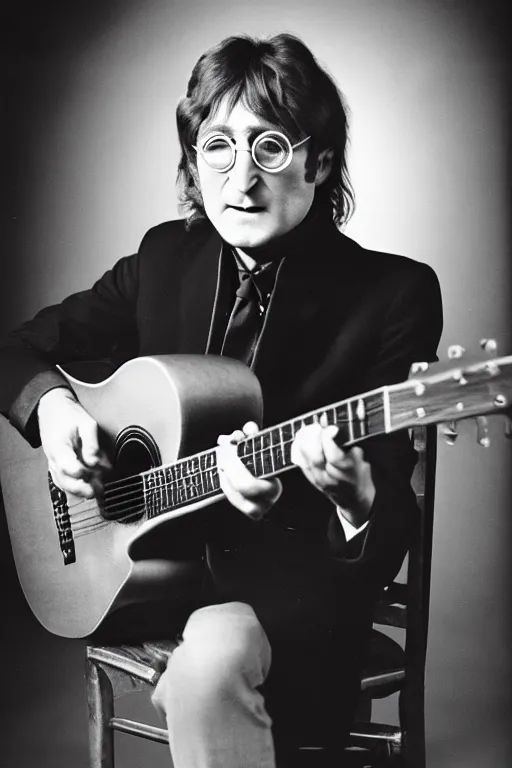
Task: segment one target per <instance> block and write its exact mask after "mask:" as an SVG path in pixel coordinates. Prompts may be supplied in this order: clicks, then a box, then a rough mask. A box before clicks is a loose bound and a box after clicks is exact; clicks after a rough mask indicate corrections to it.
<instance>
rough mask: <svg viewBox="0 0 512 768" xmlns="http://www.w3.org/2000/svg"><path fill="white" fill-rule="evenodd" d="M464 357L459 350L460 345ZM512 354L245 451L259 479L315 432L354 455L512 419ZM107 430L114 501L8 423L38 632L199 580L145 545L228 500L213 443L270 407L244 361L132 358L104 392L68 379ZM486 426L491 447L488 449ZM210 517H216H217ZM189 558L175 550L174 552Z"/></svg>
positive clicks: (327, 412)
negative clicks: (398, 435)
mask: <svg viewBox="0 0 512 768" xmlns="http://www.w3.org/2000/svg"><path fill="white" fill-rule="evenodd" d="M452 349H456V348H452ZM511 365H512V356H510V357H502V358H493V359H489V360H486V361H479V362H476V363H471V364H468V365H461V364H460V361H458V360H457V361H455V360H450V361H449V363H448V366H447V365H446V364H445V365H444V366H443V365H441V364H437V363H436V364H434V365H431V366H427V364H422V363H419V364H416V365H415V366H413V370H412V375H411V377H410V378H409V379H408V380H407V381H404V382H402V383H400V384H395V385H391V386H387V387H381V388H379V389H376V390H373V391H371V392H366V393H363V394H361V395H359V396H356V397H351V398H349V399H345V400H342V401H340V402H337V403H333V404H331V405H329V406H326V407H325V408H322V409H319V410H316V411H313V412H311V413H307V414H303V415H302V416H300V417H297V418H295V419H292V420H290V421H286V422H283V423H281V424H278V425H276V426H274V427H269V428H266V429H263V430H262V431H260V432H258V433H257V434H256V435H254V436H251V437H248V438H246V439H244V440H242V441H241V442H240V443H239V444H238V446H237V451H238V455H239V456H240V458H241V460H242V461H243V462H244V464H245V465H246V466H247V467H248V469H249V470H250V471H251V472H252V473H253V474H254V475H256V476H258V477H270V476H273V475H277V474H279V473H282V472H284V471H286V470H289V469H291V468H292V467H293V465H292V462H291V445H292V442H293V439H294V436H295V434H296V433H297V431H298V430H299V429H300V428H301V427H302V426H304V425H305V424H310V423H312V422H314V421H318V420H319V419H320V418H322V423H325V422H327V423H329V424H337V425H338V426H339V428H340V435H341V438H342V442H343V443H344V445H346V446H351V445H354V444H357V443H360V442H362V441H364V440H365V439H367V438H368V437H370V436H373V435H377V434H383V433H389V432H394V431H397V430H402V429H408V428H410V427H414V426H416V425H419V424H434V423H440V422H448V423H451V426H449V427H448V428H447V430H446V434H447V436H448V439H450V435H453V434H455V432H454V425H453V422H456V421H458V420H460V419H466V418H468V417H473V416H477V417H479V419H480V422H481V423H480V426H481V427H482V425H483V422H482V416H483V415H484V414H493V413H499V412H504V411H506V409H507V408H508V406H509V404H510V402H511V401H512V400H511V398H512V376H511ZM62 373H63V374H64V376H65V377H66V378H67V380H68V382H69V384H70V386H71V387H72V389H73V390H74V392H75V394H76V396H77V397H78V399H79V401H80V402H81V404H82V405H83V406H84V408H85V409H86V410H87V411H88V412H89V413H90V414H91V415H92V416H93V418H94V419H95V420H96V421H97V422H98V424H99V425H100V428H101V438H102V440H103V441H104V443H105V448H106V450H107V452H108V453H109V455H110V456H111V457H112V459H113V467H114V469H113V473H112V476H109V478H108V482H106V485H105V491H104V496H103V497H102V498H101V499H98V500H89V499H87V500H86V499H82V498H78V497H75V496H73V495H71V494H65V493H64V492H63V491H61V490H60V489H59V488H58V487H57V486H56V485H55V484H54V482H53V480H52V477H51V475H50V474H49V472H48V463H47V460H46V457H45V455H44V453H43V451H42V449H41V448H37V449H36V448H32V447H31V446H30V445H29V444H28V443H27V442H26V441H25V439H24V438H22V437H21V436H20V435H19V433H18V432H17V431H16V430H15V429H14V428H13V427H12V426H11V425H10V424H9V422H8V421H7V420H6V419H5V418H3V417H0V480H1V485H2V492H3V497H4V504H5V509H6V514H7V522H8V527H9V533H10V538H11V544H12V549H13V554H14V560H15V563H16V568H17V572H18V576H19V579H20V583H21V586H22V588H23V591H24V593H25V596H26V599H27V601H28V603H29V605H30V607H31V609H32V611H33V612H34V614H35V616H36V617H37V619H38V620H39V621H40V622H41V624H42V625H43V626H44V627H46V628H47V629H48V630H50V631H51V632H53V633H55V634H57V635H61V636H64V637H86V636H87V635H90V634H91V633H92V632H93V631H95V630H96V629H98V627H100V625H101V623H102V621H103V620H104V619H105V618H106V617H107V616H108V615H110V614H111V613H112V612H113V611H115V610H117V609H118V608H120V607H122V606H123V605H126V604H129V603H134V602H141V601H145V600H151V599H159V598H162V597H163V596H164V595H168V594H172V593H173V591H174V593H175V592H176V590H179V589H180V585H182V584H186V583H187V580H190V579H192V578H193V577H194V573H196V572H197V568H198V562H197V561H196V560H194V559H190V558H187V557H181V558H180V556H179V555H177V556H176V557H174V556H173V557H172V558H166V557H163V556H162V557H158V556H157V557H154V556H153V557H151V558H144V557H141V556H140V552H143V551H144V542H145V541H147V540H149V539H150V538H151V537H155V536H157V537H158V536H159V534H160V532H162V533H163V532H164V529H165V530H168V529H169V526H171V530H172V526H176V528H177V536H179V525H180V522H179V519H180V518H181V519H183V517H184V516H185V515H189V514H190V513H193V512H195V511H197V510H199V509H201V508H203V507H205V506H207V505H211V504H214V503H215V502H216V501H218V500H219V499H221V498H223V494H222V492H221V490H220V485H219V477H218V473H217V465H216V451H215V449H214V448H212V449H209V450H200V448H201V447H203V446H204V445H212V444H213V445H214V444H215V443H216V439H217V436H218V435H219V434H220V433H229V432H231V431H233V430H234V429H239V428H240V426H241V425H242V424H244V423H245V422H246V421H249V420H252V421H256V422H259V421H260V418H261V413H262V399H261V390H260V386H259V383H258V381H257V379H256V377H255V375H254V374H253V373H252V372H251V371H250V370H249V369H248V368H247V367H246V366H245V365H243V364H242V363H239V362H237V361H235V360H230V359H229V358H224V357H216V356H204V355H162V356H155V357H145V358H137V359H134V360H131V361H129V362H127V363H126V364H125V365H123V366H122V367H121V368H119V370H118V371H116V372H115V373H114V374H113V375H112V376H110V377H109V378H108V379H106V380H105V381H103V382H101V383H95V384H91V383H86V382H82V381H79V380H78V379H76V378H74V377H72V376H71V375H69V374H67V373H66V372H65V371H62ZM486 440H487V436H486V434H485V429H484V431H483V432H482V433H481V442H482V444H484V445H485V442H486ZM212 513H213V511H212ZM176 549H177V551H179V547H176Z"/></svg>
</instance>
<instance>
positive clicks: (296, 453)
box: [291, 424, 375, 528]
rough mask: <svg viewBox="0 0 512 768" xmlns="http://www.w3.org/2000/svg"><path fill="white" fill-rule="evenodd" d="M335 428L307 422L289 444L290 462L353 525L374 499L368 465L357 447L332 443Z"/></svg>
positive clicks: (367, 513) (360, 520) (361, 520)
mask: <svg viewBox="0 0 512 768" xmlns="http://www.w3.org/2000/svg"><path fill="white" fill-rule="evenodd" d="M337 434H338V427H336V426H333V425H331V426H322V424H309V425H308V426H306V427H303V428H302V429H301V430H300V431H299V432H297V435H296V437H295V440H294V441H293V445H292V454H291V457H292V461H293V463H294V464H296V465H297V466H298V467H300V468H301V469H302V471H303V472H304V474H305V476H306V477H307V479H308V480H309V482H310V483H312V484H313V485H314V486H315V488H318V490H319V491H322V493H325V495H326V496H327V497H328V498H329V499H331V501H332V502H333V503H334V504H336V505H337V506H338V507H339V508H340V511H341V513H342V514H343V516H344V517H345V518H346V519H347V520H348V522H349V523H351V524H352V525H353V526H355V527H356V528H359V527H360V526H361V525H363V523H365V522H366V521H367V520H368V517H369V516H370V509H371V506H372V504H373V500H374V498H375V486H374V484H373V480H372V473H371V468H370V465H369V464H368V462H367V461H365V460H364V455H363V451H362V449H361V448H359V447H357V446H356V447H354V448H350V449H349V450H347V451H344V450H342V449H341V448H340V447H339V445H337V444H336V439H335V438H336V435H337Z"/></svg>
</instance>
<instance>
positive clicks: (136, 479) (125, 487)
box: [105, 419, 353, 508]
mask: <svg viewBox="0 0 512 768" xmlns="http://www.w3.org/2000/svg"><path fill="white" fill-rule="evenodd" d="M337 421H338V423H339V424H347V423H349V422H350V421H351V420H350V419H338V420H337ZM352 421H353V420H352ZM305 423H306V422H303V424H305ZM291 426H292V431H293V430H295V428H296V426H295V425H291ZM301 426H302V425H301ZM299 428H300V427H299ZM273 429H275V428H273ZM269 431H272V430H269ZM263 434H268V433H264V432H260V433H258V434H257V435H254V436H252V437H250V438H248V440H254V439H255V438H259V437H260V436H261V435H263ZM294 437H295V433H294V432H293V437H292V441H293V438H294ZM290 442H291V441H290V440H280V441H279V443H275V444H273V445H272V444H271V445H267V446H263V447H262V448H259V449H257V450H256V451H255V450H252V451H249V453H248V454H242V455H241V457H240V458H242V459H248V458H251V457H253V456H254V457H256V456H258V455H259V454H261V453H263V452H267V451H269V450H270V451H272V450H278V449H279V448H280V447H281V446H284V445H288V444H289V443H290ZM243 444H244V443H242V445H243ZM208 454H210V455H212V456H213V455H215V449H210V450H209V451H206V452H205V453H203V454H198V455H197V456H202V455H208ZM194 458H195V457H194V456H190V457H186V458H184V459H182V460H181V461H180V462H177V463H176V464H167V465H163V466H161V467H157V468H155V469H154V470H149V472H148V474H149V473H151V472H165V471H166V470H171V471H172V469H173V467H176V466H182V465H184V464H186V462H188V461H191V460H192V459H194ZM216 468H217V465H216V463H214V464H213V465H212V466H210V467H206V468H201V467H200V468H199V470H197V471H195V472H189V473H188V474H186V475H184V476H182V477H179V478H176V477H175V478H172V479H171V481H167V482H166V483H165V484H164V486H155V487H156V488H159V487H165V488H171V487H173V486H174V484H175V483H177V482H181V481H185V482H186V481H187V480H189V479H192V478H195V477H197V476H200V475H203V474H205V473H207V472H210V471H213V470H215V469H216ZM142 474H146V473H141V474H138V475H132V476H130V477H127V478H122V479H120V480H116V481H113V482H111V483H107V484H106V486H105V492H106V496H107V503H108V504H109V507H110V508H113V507H114V505H115V503H116V502H117V501H118V500H119V499H122V498H123V497H125V496H127V495H129V494H130V492H131V490H132V489H133V488H134V487H136V486H139V485H140V483H141V482H142ZM129 481H132V482H129ZM116 486H117V487H118V488H120V491H121V492H120V493H115V491H116Z"/></svg>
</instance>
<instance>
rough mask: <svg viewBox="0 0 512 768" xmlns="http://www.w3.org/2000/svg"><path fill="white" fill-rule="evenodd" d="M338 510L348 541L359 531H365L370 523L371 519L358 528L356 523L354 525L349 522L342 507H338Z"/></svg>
mask: <svg viewBox="0 0 512 768" xmlns="http://www.w3.org/2000/svg"><path fill="white" fill-rule="evenodd" d="M336 512H337V513H338V517H339V519H340V523H341V524H342V526H343V530H344V531H345V538H346V540H347V541H350V539H353V538H354V536H357V534H358V533H360V532H361V531H364V529H365V528H366V526H367V525H368V523H369V520H367V521H366V522H365V523H363V524H362V525H361V526H360V527H359V528H356V527H355V525H352V523H349V521H348V520H347V518H346V517H345V516H344V514H343V512H342V511H341V507H336Z"/></svg>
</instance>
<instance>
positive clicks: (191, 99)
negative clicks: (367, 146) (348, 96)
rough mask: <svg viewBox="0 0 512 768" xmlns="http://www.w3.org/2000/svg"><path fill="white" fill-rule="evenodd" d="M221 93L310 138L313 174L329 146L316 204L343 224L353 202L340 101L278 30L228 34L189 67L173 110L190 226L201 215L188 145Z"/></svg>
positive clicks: (299, 46) (298, 44) (306, 55)
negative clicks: (263, 35) (264, 35)
mask: <svg viewBox="0 0 512 768" xmlns="http://www.w3.org/2000/svg"><path fill="white" fill-rule="evenodd" d="M226 97H227V99H228V106H229V107H230V108H232V107H233V106H234V105H235V104H236V103H237V102H238V101H239V100H241V101H242V103H243V104H244V106H246V107H247V109H249V110H250V111H251V112H253V113H254V114H255V115H257V116H258V117H260V118H262V119H264V120H266V121H268V122H270V123H272V124H274V125H276V127H278V128H280V129H281V130H282V131H283V132H284V133H286V134H287V135H288V137H289V138H290V139H291V140H292V143H294V142H296V141H300V140H301V139H303V138H304V137H305V136H311V137H312V138H311V141H309V142H308V145H307V146H308V148H309V153H308V162H307V165H306V172H307V171H308V168H309V169H310V170H312V171H314V169H315V168H316V161H317V159H318V155H319V154H320V152H322V151H323V150H331V152H332V153H333V162H332V169H331V173H330V175H329V177H328V178H327V179H326V181H325V182H324V183H323V184H321V185H320V186H319V187H318V188H317V190H316V192H315V202H316V203H318V204H323V205H324V206H327V205H330V206H331V207H332V212H333V219H334V221H335V223H336V225H338V226H340V225H342V224H344V223H346V222H347V221H348V219H349V218H350V216H351V214H352V212H353V209H354V205H355V201H354V192H353V189H352V185H351V183H350V178H349V175H348V170H347V161H346V149H347V141H348V121H347V107H346V104H345V100H344V97H343V95H342V94H341V93H340V91H339V89H338V88H337V86H336V84H335V83H334V81H333V79H332V78H331V77H330V76H329V75H328V74H327V72H326V71H325V70H324V69H322V67H320V65H319V64H318V62H317V61H316V59H315V57H314V56H313V54H312V53H311V51H310V50H309V48H307V46H306V45H304V43H303V42H302V41H301V40H299V39H298V38H297V37H295V36H294V35H290V34H284V33H283V34H279V35H275V36H274V37H272V38H270V39H269V40H257V39H253V38H250V37H247V36H240V37H228V38H226V39H225V40H223V41H222V42H221V43H219V44H218V45H216V46H215V47H213V48H210V49H209V50H208V51H206V53H204V54H203V55H202V56H201V57H200V59H199V60H198V62H197V64H196V65H195V67H194V69H193V70H192V75H191V77H190V80H189V83H188V88H187V95H186V96H185V97H184V98H183V99H181V101H180V102H179V104H178V108H177V110H176V121H177V125H178V136H179V140H180V145H181V158H180V162H179V165H178V188H179V196H180V203H181V208H182V210H183V212H184V214H185V216H186V218H187V220H188V221H189V223H192V222H193V221H195V220H197V219H202V218H204V217H205V212H204V206H203V201H202V197H201V192H200V189H199V187H198V185H197V176H196V174H195V173H194V171H195V167H196V165H195V164H196V154H195V150H194V149H193V146H192V145H193V144H195V143H196V139H197V133H198V130H199V127H200V125H201V124H202V123H203V122H204V121H205V120H206V119H207V118H208V117H209V116H210V115H212V114H214V113H215V111H216V109H217V108H218V106H219V103H220V101H221V100H222V99H223V98H226Z"/></svg>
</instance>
